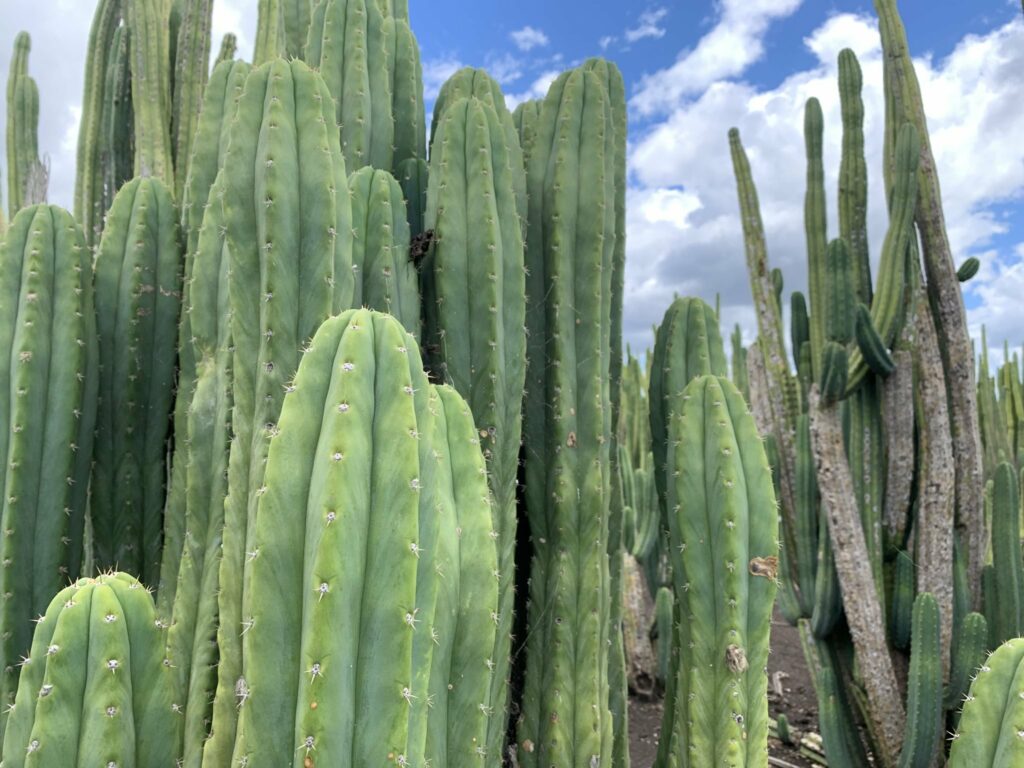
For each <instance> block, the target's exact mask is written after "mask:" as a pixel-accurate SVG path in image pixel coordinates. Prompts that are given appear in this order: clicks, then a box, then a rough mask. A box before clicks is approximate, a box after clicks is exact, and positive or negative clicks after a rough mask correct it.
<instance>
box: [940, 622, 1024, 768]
mask: <svg viewBox="0 0 1024 768" xmlns="http://www.w3.org/2000/svg"><path fill="white" fill-rule="evenodd" d="M1022 716H1024V638H1016V639H1013V640H1009V641H1007V642H1006V643H1004V644H1003V645H1001V646H999V648H997V649H996V650H995V652H994V653H992V655H991V656H989V657H988V660H987V661H985V663H984V664H982V666H981V668H980V669H979V670H978V673H977V675H976V676H975V677H974V681H973V682H972V683H971V690H970V692H969V693H968V694H967V700H966V701H965V702H964V709H963V714H961V716H960V723H959V726H958V727H957V731H956V734H955V735H954V736H953V746H952V748H951V749H950V752H949V763H948V765H949V768H998V767H1001V766H1011V765H1020V764H1021V761H1022V760H1024V738H1022V737H1021V727H1020V723H1021V717H1022Z"/></svg>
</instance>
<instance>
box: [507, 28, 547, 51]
mask: <svg viewBox="0 0 1024 768" xmlns="http://www.w3.org/2000/svg"><path fill="white" fill-rule="evenodd" d="M509 37H511V38H512V42H513V43H515V44H516V47H517V48H518V49H519V50H521V51H532V50H533V49H534V48H542V47H544V46H545V45H547V44H548V36H547V35H545V34H544V32H543V30H540V29H534V28H533V27H523V28H522V29H517V30H516V31H515V32H513V33H512V34H510V35H509Z"/></svg>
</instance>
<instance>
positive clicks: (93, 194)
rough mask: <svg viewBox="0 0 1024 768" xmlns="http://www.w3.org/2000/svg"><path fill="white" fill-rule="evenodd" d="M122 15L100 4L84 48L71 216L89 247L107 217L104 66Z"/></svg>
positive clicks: (115, 4) (108, 3)
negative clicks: (82, 89)
mask: <svg viewBox="0 0 1024 768" xmlns="http://www.w3.org/2000/svg"><path fill="white" fill-rule="evenodd" d="M123 12H124V11H123V0H99V2H98V3H97V5H96V13H95V14H94V15H93V21H92V27H91V29H90V31H89V45H88V47H87V48H86V59H85V92H84V95H83V97H82V119H81V123H80V125H79V128H78V153H77V158H76V162H75V205H74V212H75V218H76V219H77V220H78V221H79V222H80V223H81V224H82V229H83V230H84V231H85V237H86V242H88V243H89V244H90V245H92V244H94V243H96V242H98V241H99V239H100V232H101V230H102V227H103V214H105V213H106V207H105V206H106V200H105V197H104V184H105V182H104V179H105V175H104V170H105V164H106V160H105V158H104V152H105V151H106V149H107V144H106V142H104V141H103V139H102V136H103V134H104V122H103V112H104V105H105V104H106V103H107V101H108V100H109V98H110V94H109V93H107V82H108V77H107V64H108V60H109V58H110V51H111V49H112V47H113V44H114V35H115V34H116V30H117V29H118V27H119V26H120V23H121V18H122V15H123ZM112 197H113V196H112V195H111V199H112Z"/></svg>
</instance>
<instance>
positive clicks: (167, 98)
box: [124, 0, 175, 189]
mask: <svg viewBox="0 0 1024 768" xmlns="http://www.w3.org/2000/svg"><path fill="white" fill-rule="evenodd" d="M124 3H125V19H126V21H127V24H128V29H129V31H130V33H131V52H132V105H133V108H134V114H135V175H136V176H155V177H156V178H158V179H160V180H161V181H163V182H164V184H166V185H167V186H168V188H170V189H174V188H175V187H174V153H173V144H172V141H171V98H172V93H171V73H170V63H171V57H170V51H169V45H170V42H169V40H168V32H167V29H168V26H167V7H166V3H164V2H163V0H124Z"/></svg>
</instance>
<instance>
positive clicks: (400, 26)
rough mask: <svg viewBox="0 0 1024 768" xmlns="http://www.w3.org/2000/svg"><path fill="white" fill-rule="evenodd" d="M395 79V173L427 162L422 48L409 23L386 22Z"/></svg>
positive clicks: (389, 57) (385, 38) (390, 59)
mask: <svg viewBox="0 0 1024 768" xmlns="http://www.w3.org/2000/svg"><path fill="white" fill-rule="evenodd" d="M384 40H385V41H386V43H387V44H388V45H389V46H391V47H390V48H389V49H388V52H387V53H388V66H389V67H390V69H391V71H390V79H391V112H392V116H393V118H394V121H395V154H394V158H393V161H392V163H393V167H394V169H395V170H394V173H395V175H396V176H397V175H398V173H399V170H400V169H401V167H402V163H403V162H406V161H407V160H409V159H411V158H419V159H421V160H426V159H427V118H426V113H425V109H424V106H423V64H422V63H421V62H420V47H419V45H418V44H417V43H416V36H415V35H414V34H413V33H412V30H411V29H410V28H409V22H408V21H402V20H401V19H395V18H388V19H385V20H384Z"/></svg>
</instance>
